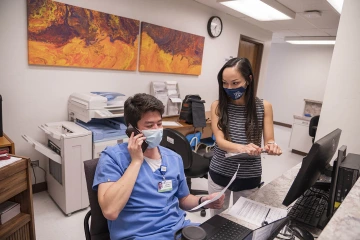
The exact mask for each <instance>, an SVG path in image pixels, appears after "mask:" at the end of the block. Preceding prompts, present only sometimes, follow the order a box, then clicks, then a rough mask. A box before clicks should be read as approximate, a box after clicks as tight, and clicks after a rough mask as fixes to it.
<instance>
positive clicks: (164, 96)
mask: <svg viewBox="0 0 360 240" xmlns="http://www.w3.org/2000/svg"><path fill="white" fill-rule="evenodd" d="M152 87H153V89H152V90H153V92H154V96H155V97H156V98H157V99H159V100H160V101H161V102H162V103H163V104H164V106H165V110H166V109H167V102H168V93H167V89H166V84H165V82H152ZM165 115H166V113H165Z"/></svg>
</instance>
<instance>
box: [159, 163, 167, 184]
mask: <svg viewBox="0 0 360 240" xmlns="http://www.w3.org/2000/svg"><path fill="white" fill-rule="evenodd" d="M166 170H167V167H166V166H165V165H161V166H160V173H161V175H162V176H163V179H164V181H165V173H166Z"/></svg>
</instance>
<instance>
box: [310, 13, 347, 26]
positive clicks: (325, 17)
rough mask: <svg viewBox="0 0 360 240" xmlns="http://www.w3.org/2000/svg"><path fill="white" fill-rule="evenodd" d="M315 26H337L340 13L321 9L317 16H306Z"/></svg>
mask: <svg viewBox="0 0 360 240" xmlns="http://www.w3.org/2000/svg"><path fill="white" fill-rule="evenodd" d="M306 20H307V21H309V22H310V23H312V24H313V25H315V26H316V27H317V28H338V26H339V20H340V15H339V14H338V13H336V12H334V11H323V12H322V13H321V17H319V18H306Z"/></svg>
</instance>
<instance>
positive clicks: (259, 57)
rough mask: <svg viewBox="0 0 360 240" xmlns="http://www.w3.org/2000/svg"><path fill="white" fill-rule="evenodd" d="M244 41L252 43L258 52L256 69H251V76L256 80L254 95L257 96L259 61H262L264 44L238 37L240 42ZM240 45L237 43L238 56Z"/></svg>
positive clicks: (242, 36)
mask: <svg viewBox="0 0 360 240" xmlns="http://www.w3.org/2000/svg"><path fill="white" fill-rule="evenodd" d="M241 41H244V42H249V43H253V44H255V45H256V46H257V47H258V51H257V56H256V59H257V61H258V64H257V65H256V67H255V68H254V66H252V67H253V74H254V75H255V76H254V78H255V79H256V81H255V94H256V95H257V89H258V85H259V80H260V69H261V61H262V56H263V52H264V44H263V43H262V42H259V41H258V40H256V39H254V38H251V37H248V36H245V35H240V42H241ZM240 45H241V44H240V43H239V49H238V56H239V53H240Z"/></svg>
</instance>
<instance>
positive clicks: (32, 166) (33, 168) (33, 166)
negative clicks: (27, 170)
mask: <svg viewBox="0 0 360 240" xmlns="http://www.w3.org/2000/svg"><path fill="white" fill-rule="evenodd" d="M30 166H31V168H32V170H33V174H34V179H35V184H36V183H37V181H36V174H35V167H38V168H40V169H41V170H43V171H44V175H45V181H46V171H45V169H43V168H42V167H40V166H39V165H34V164H33V163H30Z"/></svg>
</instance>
